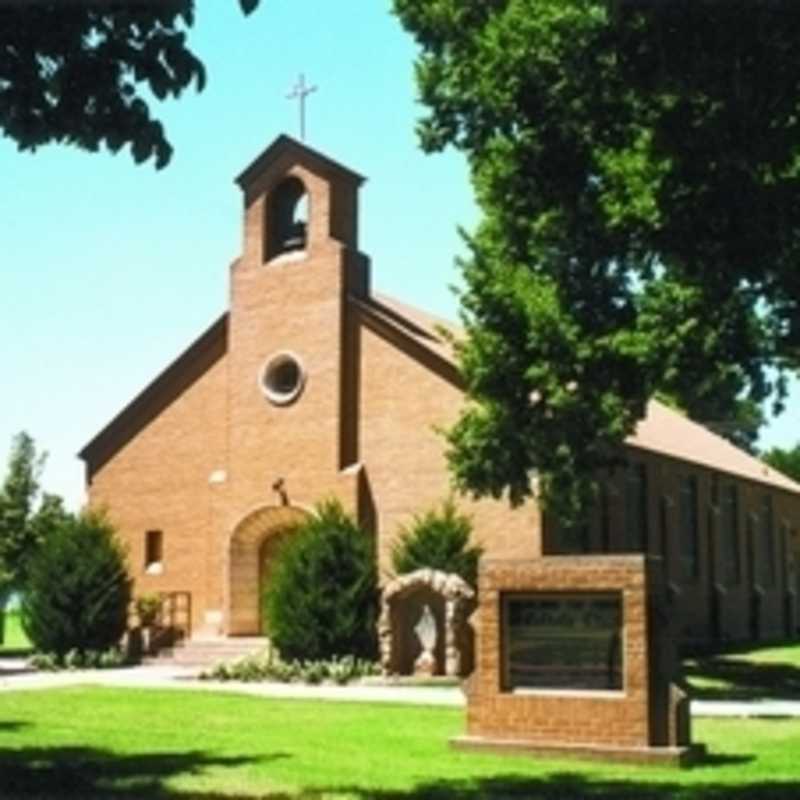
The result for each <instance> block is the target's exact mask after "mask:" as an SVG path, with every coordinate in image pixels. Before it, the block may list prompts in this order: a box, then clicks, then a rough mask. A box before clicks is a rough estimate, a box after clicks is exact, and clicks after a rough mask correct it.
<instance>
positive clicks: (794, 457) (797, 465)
mask: <svg viewBox="0 0 800 800" xmlns="http://www.w3.org/2000/svg"><path fill="white" fill-rule="evenodd" d="M761 458H762V459H763V460H764V461H765V462H766V463H767V464H769V465H770V466H771V467H774V468H775V469H776V470H778V472H782V473H783V474H784V475H788V476H789V477H790V478H792V480H795V481H797V482H798V483H800V442H798V443H797V444H796V445H795V446H794V447H789V448H784V447H772V448H770V449H769V450H767V451H766V452H764V453H762V455H761Z"/></svg>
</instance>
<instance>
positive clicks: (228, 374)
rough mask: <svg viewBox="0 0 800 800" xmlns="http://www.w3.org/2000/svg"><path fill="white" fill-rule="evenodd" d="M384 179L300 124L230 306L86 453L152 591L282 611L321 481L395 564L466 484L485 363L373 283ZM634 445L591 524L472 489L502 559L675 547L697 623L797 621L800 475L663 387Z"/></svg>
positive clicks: (252, 175)
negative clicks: (289, 532)
mask: <svg viewBox="0 0 800 800" xmlns="http://www.w3.org/2000/svg"><path fill="white" fill-rule="evenodd" d="M362 182H363V178H361V177H360V176H359V175H357V174H356V173H355V172H352V171H351V170H350V169H347V168H346V167H344V166H342V165H340V164H338V163H336V162H335V161H332V160H331V159H329V158H327V157H325V156H324V155H321V154H320V153H317V152H315V151H313V150H311V149H310V148H308V147H306V146H305V145H302V144H300V143H299V142H296V141H294V140H292V139H290V138H288V137H285V136H281V137H279V138H278V139H277V140H276V141H275V142H274V143H273V144H272V145H270V146H269V147H268V148H267V149H266V150H265V151H264V152H263V153H262V154H261V155H260V156H259V157H258V158H257V159H256V160H255V161H253V163H252V164H250V166H248V167H247V169H245V170H244V172H242V174H241V175H240V176H239V177H238V179H237V183H238V185H239V187H240V188H241V190H242V192H243V196H244V232H243V233H244V236H243V247H242V253H241V255H240V256H239V257H238V258H237V259H236V260H235V261H234V263H233V264H232V266H231V268H230V308H229V310H228V311H226V312H225V313H224V314H223V315H222V316H221V317H220V318H219V319H218V320H216V322H214V323H213V324H212V325H211V327H210V328H208V330H206V331H205V332H203V333H202V334H201V335H200V337H199V338H198V339H196V340H195V341H194V342H193V343H192V344H191V345H190V346H189V347H188V349H186V350H185V352H183V353H182V354H181V355H179V356H178V358H177V359H176V360H175V361H174V362H173V363H172V364H170V365H169V366H167V367H166V369H165V370H164V371H163V372H162V373H161V374H160V375H158V376H157V377H156V378H155V380H153V382H152V383H151V384H150V385H149V386H147V387H146V388H145V389H144V390H143V391H142V392H141V393H140V394H139V395H138V396H137V397H135V398H134V399H133V400H132V401H131V402H130V404H129V405H127V406H126V407H125V408H124V409H123V410H122V411H121V412H120V413H119V414H118V415H117V416H116V417H115V418H114V419H113V420H112V421H111V422H110V423H109V424H108V425H106V427H105V428H103V429H102V430H101V431H100V432H99V433H98V434H97V435H96V436H95V437H94V438H93V439H92V440H91V441H90V442H89V443H88V444H87V445H86V447H84V449H83V450H82V451H81V453H80V456H81V458H82V459H83V460H84V461H85V464H86V475H87V482H88V493H89V500H90V503H91V505H93V506H98V507H100V506H102V507H106V508H107V509H108V511H109V514H110V517H111V519H112V521H113V522H114V524H115V525H116V526H117V528H118V530H119V531H120V533H121V536H122V537H123V539H124V541H125V543H126V545H127V547H128V549H129V558H130V567H131V571H132V573H133V577H134V580H135V590H134V591H135V593H136V594H141V593H145V592H148V593H150V592H161V593H164V594H165V595H166V596H172V595H180V596H182V597H184V598H186V599H187V601H188V605H187V613H188V616H189V618H190V622H191V632H192V635H193V636H196V637H213V636H224V635H255V634H259V633H260V632H261V631H262V621H261V619H260V603H259V594H260V588H259V587H260V585H261V583H262V581H264V580H268V571H269V562H270V557H271V555H272V553H273V552H274V549H275V544H276V543H277V542H278V541H279V540H280V536H281V535H283V534H284V532H285V531H286V529H287V527H289V526H291V524H292V523H295V522H297V521H299V520H301V519H303V518H304V517H305V516H306V515H307V514H309V513H311V511H312V509H313V507H314V504H315V503H317V502H318V501H319V500H321V499H324V498H328V497H332V496H333V497H336V498H338V499H339V500H340V501H341V502H342V504H343V505H344V506H345V508H347V509H348V510H350V511H351V512H352V513H353V514H354V515H355V516H357V518H358V519H359V520H360V522H361V523H362V524H363V525H364V526H365V527H366V528H367V529H368V530H370V531H372V532H373V533H374V535H375V537H376V541H377V545H378V547H377V550H378V553H379V559H380V567H381V574H382V576H383V577H384V578H386V577H388V576H389V574H390V561H389V552H390V550H391V544H392V541H393V538H394V537H395V536H396V534H397V531H398V528H399V526H401V525H402V524H404V523H407V522H408V521H409V520H410V518H411V516H412V515H413V514H415V513H419V512H421V511H425V510H427V509H429V508H430V507H432V506H434V505H437V504H439V503H440V502H441V501H442V500H443V499H444V498H446V497H447V496H448V494H449V492H450V484H449V477H448V474H447V470H446V465H445V459H444V455H443V440H442V438H441V436H440V435H439V434H437V433H436V430H435V428H436V427H437V426H445V425H447V424H449V423H451V422H452V421H454V420H455V418H456V416H457V414H458V411H459V408H460V406H461V404H462V402H463V384H462V381H461V378H460V376H459V371H458V368H457V365H456V363H455V361H454V358H453V354H452V352H451V348H450V346H449V344H448V343H447V341H446V340H445V338H443V336H442V332H441V331H442V326H443V325H444V326H445V327H446V323H442V322H441V321H440V320H437V319H435V318H433V317H432V316H430V315H428V314H426V313H424V312H422V311H419V310H417V309H414V308H410V307H408V306H406V305H404V304H401V303H399V302H397V301H395V300H393V299H390V298H387V297H383V296H380V295H377V294H375V293H373V292H372V290H371V288H370V262H369V259H368V258H367V256H366V255H365V254H363V253H361V252H360V250H359V248H358V192H359V187H360V186H361V184H362ZM627 456H628V458H629V463H628V465H627V467H625V468H624V469H623V468H620V469H618V470H616V471H615V472H614V473H612V474H609V476H608V479H607V480H606V481H605V482H604V485H603V491H602V493H601V497H600V500H599V503H598V508H597V509H596V513H594V514H593V516H592V518H591V520H590V522H589V523H588V524H587V525H586V526H585V527H583V528H580V529H578V530H575V529H573V530H570V531H561V530H559V528H558V526H556V525H552V524H549V523H548V521H547V520H545V519H543V518H542V515H541V514H540V512H539V510H538V509H537V507H536V505H535V503H533V502H529V503H527V504H525V505H523V506H522V507H520V508H516V509H511V508H509V507H508V505H507V504H506V503H503V502H499V501H491V500H482V501H479V502H473V501H469V500H466V499H463V500H460V501H459V505H460V507H461V508H462V509H463V510H464V511H467V512H468V513H469V514H471V516H472V518H473V523H474V530H475V537H476V539H477V540H478V541H479V543H480V544H481V545H482V546H483V547H484V549H485V553H486V555H487V556H490V557H493V558H508V559H515V558H531V557H535V556H537V555H540V554H543V553H557V552H569V553H576V552H578V553H580V552H595V553H596V552H630V551H633V552H637V551H638V552H642V551H644V552H650V553H653V554H655V555H659V556H661V557H662V559H663V561H664V564H665V569H666V571H667V579H668V586H669V593H670V602H671V608H672V610H673V613H675V614H678V615H680V619H681V621H682V628H683V634H684V636H685V637H686V638H689V639H693V640H706V639H717V638H718V639H747V638H777V637H783V636H787V635H794V634H795V632H796V630H797V625H798V597H797V592H798V575H797V571H796V567H795V564H796V562H797V555H798V548H799V547H800V542H798V533H797V531H798V528H800V486H798V485H797V484H796V483H794V482H793V481H791V480H789V479H788V478H786V477H784V476H783V475H781V474H779V473H777V472H775V471H773V470H771V469H769V468H768V467H767V466H765V465H764V464H762V463H761V462H759V461H758V460H756V459H755V458H752V457H751V456H749V455H747V454H746V453H744V452H743V451H741V450H738V449H737V448H735V447H733V446H732V445H730V444H729V443H728V442H726V441H725V440H723V439H721V438H719V437H717V436H715V435H714V434H712V433H710V432H709V431H707V430H706V429H704V428H703V427H701V426H699V425H697V424H695V423H693V422H691V421H689V420H687V419H685V418H684V417H682V416H681V415H679V414H677V413H675V412H674V411H671V410H669V409H667V408H666V407H664V406H662V405H660V404H658V403H656V402H653V403H651V404H650V407H649V412H648V415H647V418H646V419H644V420H643V421H642V422H641V424H640V425H639V427H638V429H637V432H636V434H635V435H634V436H633V437H631V438H630V440H629V441H628V445H627ZM187 622H188V620H187Z"/></svg>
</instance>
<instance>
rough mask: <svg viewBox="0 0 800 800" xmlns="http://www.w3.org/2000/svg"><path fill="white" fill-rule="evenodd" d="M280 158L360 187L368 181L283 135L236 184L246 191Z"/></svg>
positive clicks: (256, 160)
mask: <svg viewBox="0 0 800 800" xmlns="http://www.w3.org/2000/svg"><path fill="white" fill-rule="evenodd" d="M280 158H287V159H290V160H292V161H298V162H300V163H306V164H310V165H311V166H312V167H316V169H317V171H319V172H321V173H323V174H328V173H333V174H335V175H339V176H341V177H343V178H345V179H347V180H349V181H352V182H354V183H355V184H357V185H359V186H360V185H361V184H362V183H364V181H365V180H366V179H365V178H364V177H363V176H362V175H359V174H358V173H357V172H353V170H351V169H350V168H349V167H345V166H344V164H340V163H339V162H338V161H334V160H333V159H332V158H328V156H326V155H323V154H322V153H320V152H318V151H316V150H314V149H312V148H311V147H309V146H308V145H306V144H304V143H303V142H298V141H297V139H293V138H292V137H291V136H287V135H286V134H285V133H283V134H281V135H280V136H278V138H277V139H275V140H274V141H273V142H272V144H270V145H269V146H268V147H267V148H266V149H265V150H264V151H263V152H262V153H261V154H260V155H258V156H256V158H255V159H254V160H253V161H252V162H250V164H249V165H248V166H247V167H245V168H244V170H243V171H242V172H241V173H240V174H239V176H238V177H237V178H236V183H238V184H239V186H240V187H241V188H242V189H246V188H247V186H248V185H249V184H250V183H251V181H253V180H254V179H255V178H257V177H258V176H259V175H261V174H262V173H263V172H265V171H266V170H267V169H269V168H270V167H271V166H272V164H273V163H274V162H276V161H277V160H278V159H280Z"/></svg>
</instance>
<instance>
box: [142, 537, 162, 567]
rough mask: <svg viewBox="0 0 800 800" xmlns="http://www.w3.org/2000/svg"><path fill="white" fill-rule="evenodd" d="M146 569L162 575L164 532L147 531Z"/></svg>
mask: <svg viewBox="0 0 800 800" xmlns="http://www.w3.org/2000/svg"><path fill="white" fill-rule="evenodd" d="M144 571H145V572H146V573H147V574H148V575H160V574H161V573H162V572H163V571H164V532H163V531H147V533H145V535H144Z"/></svg>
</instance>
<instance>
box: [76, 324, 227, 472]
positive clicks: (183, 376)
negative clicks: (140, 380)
mask: <svg viewBox="0 0 800 800" xmlns="http://www.w3.org/2000/svg"><path fill="white" fill-rule="evenodd" d="M227 344H228V313H227V312H226V313H224V314H222V316H220V317H218V318H217V319H216V320H215V321H214V322H213V323H212V324H211V325H210V326H209V327H208V328H207V329H206V330H205V331H204V332H203V333H202V334H201V335H200V336H199V337H198V338H197V339H195V340H194V341H193V342H192V343H191V344H190V345H189V347H187V348H186V350H184V351H183V352H182V353H181V354H180V355H179V356H178V357H177V358H176V359H175V360H174V361H173V362H172V363H171V364H169V366H167V367H166V368H165V369H164V370H163V371H162V372H160V373H159V374H158V375H157V376H156V377H155V378H154V379H153V380H152V381H151V382H150V383H149V384H148V385H147V386H146V387H145V388H144V389H142V391H141V392H139V394H138V395H136V397H134V398H133V400H131V402H130V403H128V405H126V406H125V407H124V408H123V409H122V411H120V412H119V413H118V414H117V415H116V416H115V417H114V418H113V419H112V420H111V422H109V423H108V424H107V425H106V426H105V427H104V428H103V429H102V430H101V431H100V432H99V433H97V434H96V435H95V436H94V437H93V438H92V440H91V441H90V442H88V443H87V444H86V445H85V446H84V447H83V449H82V450H81V451H80V452H79V453H78V457H79V458H82V459H83V460H84V461H85V462H86V463H87V465H88V466H90V467H92V468H93V469H98V468H99V467H100V466H102V465H103V464H104V463H105V462H106V461H108V459H109V458H111V456H113V455H114V453H116V452H117V451H118V450H119V449H120V448H121V447H123V446H124V445H125V444H126V443H127V442H129V441H130V440H131V439H132V438H133V437H134V436H135V435H136V434H137V433H138V432H139V431H140V430H141V429H142V428H144V426H145V425H147V423H148V422H150V421H151V420H152V419H153V418H155V417H156V416H157V415H158V414H159V413H160V412H161V411H163V410H164V409H165V408H166V407H167V406H168V405H169V404H170V403H172V402H173V400H175V398H176V397H178V396H179V395H180V394H181V393H182V392H184V391H185V390H186V389H187V388H188V387H189V386H191V384H192V383H194V382H195V381H196V380H197V379H198V378H200V377H201V376H202V375H204V374H205V372H206V371H207V370H208V368H209V367H210V366H211V365H212V364H214V363H215V362H216V361H217V360H218V359H219V358H221V357H222V356H223V355H224V354H225V352H226V350H227Z"/></svg>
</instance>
